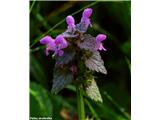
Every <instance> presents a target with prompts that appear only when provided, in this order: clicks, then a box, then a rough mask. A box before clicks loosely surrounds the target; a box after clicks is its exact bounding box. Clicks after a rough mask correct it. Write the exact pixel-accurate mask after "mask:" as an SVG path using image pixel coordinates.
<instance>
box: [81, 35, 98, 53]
mask: <svg viewBox="0 0 160 120" xmlns="http://www.w3.org/2000/svg"><path fill="white" fill-rule="evenodd" d="M78 46H79V47H80V48H81V49H85V50H89V51H91V52H94V51H95V46H96V39H95V37H92V36H91V35H90V34H84V36H83V38H82V40H81V41H80V42H79V43H78Z"/></svg>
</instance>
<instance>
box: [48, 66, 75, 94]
mask: <svg viewBox="0 0 160 120" xmlns="http://www.w3.org/2000/svg"><path fill="white" fill-rule="evenodd" d="M72 79H73V75H72V73H71V72H70V71H69V70H68V71H67V70H66V71H64V70H63V69H60V68H57V69H55V72H54V79H53V85H52V90H51V92H52V93H54V94H57V93H58V92H59V91H60V90H62V89H63V88H64V87H65V86H67V85H68V84H69V83H71V81H72Z"/></svg>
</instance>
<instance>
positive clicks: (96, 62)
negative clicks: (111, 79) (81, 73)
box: [85, 51, 107, 74]
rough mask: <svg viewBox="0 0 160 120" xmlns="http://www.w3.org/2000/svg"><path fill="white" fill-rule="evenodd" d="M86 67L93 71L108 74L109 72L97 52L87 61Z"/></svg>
mask: <svg viewBox="0 0 160 120" xmlns="http://www.w3.org/2000/svg"><path fill="white" fill-rule="evenodd" d="M85 65H86V67H87V68H89V69H90V70H92V71H97V72H101V73H103V74H107V70H106V68H105V67H104V62H103V60H102V59H101V56H100V54H99V52H98V51H95V52H94V53H93V55H92V56H91V57H90V58H89V59H87V60H85Z"/></svg>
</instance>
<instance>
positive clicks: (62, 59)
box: [56, 52, 75, 66]
mask: <svg viewBox="0 0 160 120" xmlns="http://www.w3.org/2000/svg"><path fill="white" fill-rule="evenodd" d="M74 56H75V52H64V54H63V56H58V57H57V59H56V66H57V65H64V64H67V63H69V62H70V61H71V60H73V58H74Z"/></svg>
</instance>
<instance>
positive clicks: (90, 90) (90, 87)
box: [85, 78, 103, 102]
mask: <svg viewBox="0 0 160 120" xmlns="http://www.w3.org/2000/svg"><path fill="white" fill-rule="evenodd" d="M87 81H88V82H87V83H86V84H85V91H86V94H87V96H88V97H89V98H91V99H92V100H94V101H96V102H97V101H99V102H103V100H102V97H101V94H100V92H99V88H98V86H97V83H96V81H95V80H94V78H92V79H90V80H87Z"/></svg>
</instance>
